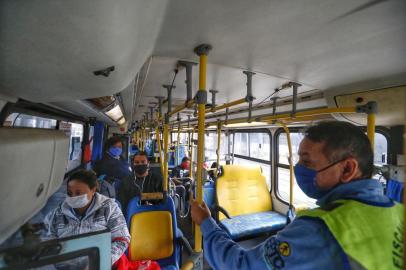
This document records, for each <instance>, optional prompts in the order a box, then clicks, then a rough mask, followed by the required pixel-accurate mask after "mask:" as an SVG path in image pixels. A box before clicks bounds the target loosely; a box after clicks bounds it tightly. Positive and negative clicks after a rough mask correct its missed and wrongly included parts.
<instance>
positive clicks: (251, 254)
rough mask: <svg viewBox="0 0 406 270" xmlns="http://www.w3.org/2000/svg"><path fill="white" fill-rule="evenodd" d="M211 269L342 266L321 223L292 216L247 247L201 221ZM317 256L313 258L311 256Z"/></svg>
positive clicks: (336, 248) (209, 221) (340, 254)
mask: <svg viewBox="0 0 406 270" xmlns="http://www.w3.org/2000/svg"><path fill="white" fill-rule="evenodd" d="M201 229H202V233H203V244H204V252H205V258H206V260H207V261H208V263H209V264H210V266H211V267H212V268H213V269H215V270H216V269H242V270H244V269H343V263H345V258H344V257H345V255H344V253H343V252H342V250H341V248H340V247H339V246H338V244H337V242H336V241H335V239H334V238H333V237H332V235H331V233H330V232H329V231H328V230H327V228H326V226H325V225H324V224H323V223H320V222H318V221H314V220H303V219H296V220H294V221H293V222H292V223H291V224H289V225H288V226H287V227H286V228H285V229H283V230H281V231H280V232H279V233H277V234H276V235H275V236H272V237H270V238H268V239H267V240H266V241H264V242H263V243H261V244H259V245H258V246H256V247H253V248H251V249H244V248H242V247H241V246H239V245H238V244H236V243H235V242H234V241H233V240H231V239H230V237H229V236H228V235H227V233H225V232H224V231H223V230H222V229H221V228H220V227H218V226H217V224H216V223H215V221H214V220H213V219H212V218H208V219H206V220H204V221H203V223H202V224H201ZM315 258H317V260H316V259H315Z"/></svg>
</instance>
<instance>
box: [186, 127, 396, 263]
mask: <svg viewBox="0 0 406 270" xmlns="http://www.w3.org/2000/svg"><path fill="white" fill-rule="evenodd" d="M373 168H374V166H373V152H372V148H371V144H370V142H369V140H368V137H367V136H366V135H365V134H364V132H363V131H362V129H360V128H359V127H357V126H354V125H352V124H350V123H346V122H324V123H320V124H317V125H315V126H312V127H310V128H309V129H308V130H307V131H306V132H305V137H304V139H303V140H302V142H301V143H300V146H299V163H298V164H297V165H296V166H295V176H296V181H297V183H298V185H299V187H300V188H301V189H302V190H303V192H304V193H305V194H306V195H307V196H309V197H311V198H314V199H317V204H318V205H319V206H320V208H316V209H312V210H307V211H303V212H299V213H298V216H297V217H296V219H294V220H293V221H292V223H290V224H289V225H287V226H286V227H285V229H283V230H281V231H279V232H278V233H277V234H276V235H275V236H272V237H270V238H269V239H267V240H266V241H265V242H263V243H262V244H259V245H258V246H256V247H254V248H251V249H244V248H242V247H241V246H239V245H238V244H236V243H235V242H233V241H232V240H231V239H230V237H229V236H228V234H227V233H226V232H224V231H223V230H222V229H220V227H218V225H217V224H216V223H215V221H214V220H213V219H212V218H211V217H210V211H209V209H208V208H207V206H206V205H205V204H202V205H198V204H197V203H196V202H193V204H192V219H193V220H194V222H196V223H197V224H199V225H200V228H201V230H202V234H203V243H204V253H205V258H206V259H207V261H208V263H209V264H210V266H211V267H213V268H214V269H402V267H403V239H402V237H403V205H401V204H397V203H395V202H393V201H392V200H390V199H389V198H388V197H386V196H385V195H384V193H383V188H382V185H381V184H380V183H379V182H378V181H377V180H374V179H372V173H373Z"/></svg>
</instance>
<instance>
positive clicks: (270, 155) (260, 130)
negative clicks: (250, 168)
mask: <svg viewBox="0 0 406 270" xmlns="http://www.w3.org/2000/svg"><path fill="white" fill-rule="evenodd" d="M230 132H231V133H232V135H233V138H232V140H233V145H232V148H231V151H232V153H231V161H232V164H234V157H236V158H240V159H245V160H248V161H253V162H257V163H261V164H264V165H269V167H270V171H271V173H270V175H269V177H270V183H271V186H270V187H269V192H270V193H271V192H272V188H273V185H272V176H273V170H274V168H273V166H272V144H273V136H272V132H271V131H270V130H269V129H266V128H261V129H235V130H230ZM235 133H248V134H249V133H265V134H268V136H269V147H270V149H269V160H264V159H259V158H253V157H249V156H244V155H239V154H235V153H234V147H235ZM247 147H248V154H249V155H250V154H251V149H250V148H251V142H250V136H249V135H248V146H247Z"/></svg>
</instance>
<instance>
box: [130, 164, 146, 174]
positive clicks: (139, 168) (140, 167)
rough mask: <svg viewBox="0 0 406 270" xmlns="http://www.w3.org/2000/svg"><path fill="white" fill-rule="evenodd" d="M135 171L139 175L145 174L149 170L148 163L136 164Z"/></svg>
mask: <svg viewBox="0 0 406 270" xmlns="http://www.w3.org/2000/svg"><path fill="white" fill-rule="evenodd" d="M133 168H134V172H135V173H136V174H138V175H143V174H144V173H146V172H147V170H148V164H139V165H134V167H133Z"/></svg>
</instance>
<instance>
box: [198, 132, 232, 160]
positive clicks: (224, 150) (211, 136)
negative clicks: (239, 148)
mask: <svg viewBox="0 0 406 270" xmlns="http://www.w3.org/2000/svg"><path fill="white" fill-rule="evenodd" d="M228 143H229V140H228V136H226V135H225V133H224V132H222V133H221V144H220V164H225V162H224V160H225V157H226V155H228ZM204 146H205V148H204V155H205V158H206V161H208V166H211V164H212V163H213V162H215V161H216V160H217V153H216V150H217V133H215V132H210V133H208V134H206V136H205V139H204Z"/></svg>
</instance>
